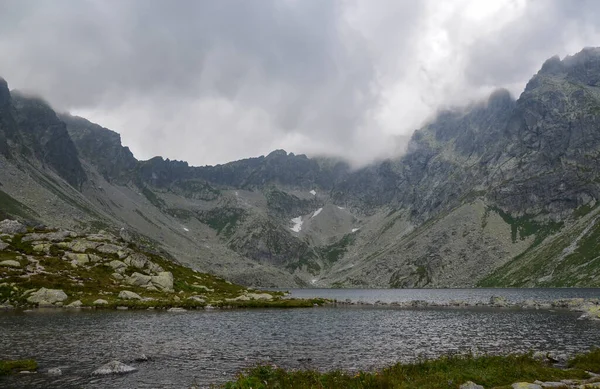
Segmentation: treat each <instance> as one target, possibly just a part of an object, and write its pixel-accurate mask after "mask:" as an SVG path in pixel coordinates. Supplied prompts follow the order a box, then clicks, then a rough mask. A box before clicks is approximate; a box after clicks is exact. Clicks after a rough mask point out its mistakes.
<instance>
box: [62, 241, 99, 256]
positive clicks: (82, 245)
mask: <svg viewBox="0 0 600 389" xmlns="http://www.w3.org/2000/svg"><path fill="white" fill-rule="evenodd" d="M99 245H100V243H96V242H90V241H87V240H85V239H77V240H74V241H72V242H65V244H62V245H61V244H59V246H61V247H62V246H66V247H65V248H68V249H70V250H71V251H74V252H76V253H85V251H86V250H89V249H91V250H95V249H96V247H98V246H99Z"/></svg>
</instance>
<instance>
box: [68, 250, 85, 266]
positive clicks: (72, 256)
mask: <svg viewBox="0 0 600 389" xmlns="http://www.w3.org/2000/svg"><path fill="white" fill-rule="evenodd" d="M64 259H65V260H67V261H70V262H72V261H75V262H77V264H78V265H84V264H86V263H89V262H90V257H89V256H88V255H87V254H83V253H65V256H64Z"/></svg>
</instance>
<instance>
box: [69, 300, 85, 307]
mask: <svg viewBox="0 0 600 389" xmlns="http://www.w3.org/2000/svg"><path fill="white" fill-rule="evenodd" d="M82 305H83V303H82V302H81V300H76V301H73V302H72V303H71V304H69V305H66V308H81V306H82Z"/></svg>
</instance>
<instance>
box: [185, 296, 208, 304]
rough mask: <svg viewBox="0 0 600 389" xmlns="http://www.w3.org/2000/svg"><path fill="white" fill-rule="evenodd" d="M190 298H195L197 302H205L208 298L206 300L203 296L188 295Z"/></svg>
mask: <svg viewBox="0 0 600 389" xmlns="http://www.w3.org/2000/svg"><path fill="white" fill-rule="evenodd" d="M188 300H193V301H195V302H197V303H205V302H206V300H204V299H203V298H202V296H190V297H188Z"/></svg>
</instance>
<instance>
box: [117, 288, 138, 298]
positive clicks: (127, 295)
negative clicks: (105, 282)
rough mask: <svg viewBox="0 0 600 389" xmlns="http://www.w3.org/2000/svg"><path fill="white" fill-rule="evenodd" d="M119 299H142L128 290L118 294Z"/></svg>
mask: <svg viewBox="0 0 600 389" xmlns="http://www.w3.org/2000/svg"><path fill="white" fill-rule="evenodd" d="M119 298H120V299H123V300H141V299H142V297H141V296H140V295H139V294H137V293H134V292H131V291H129V290H122V291H121V292H119Z"/></svg>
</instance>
